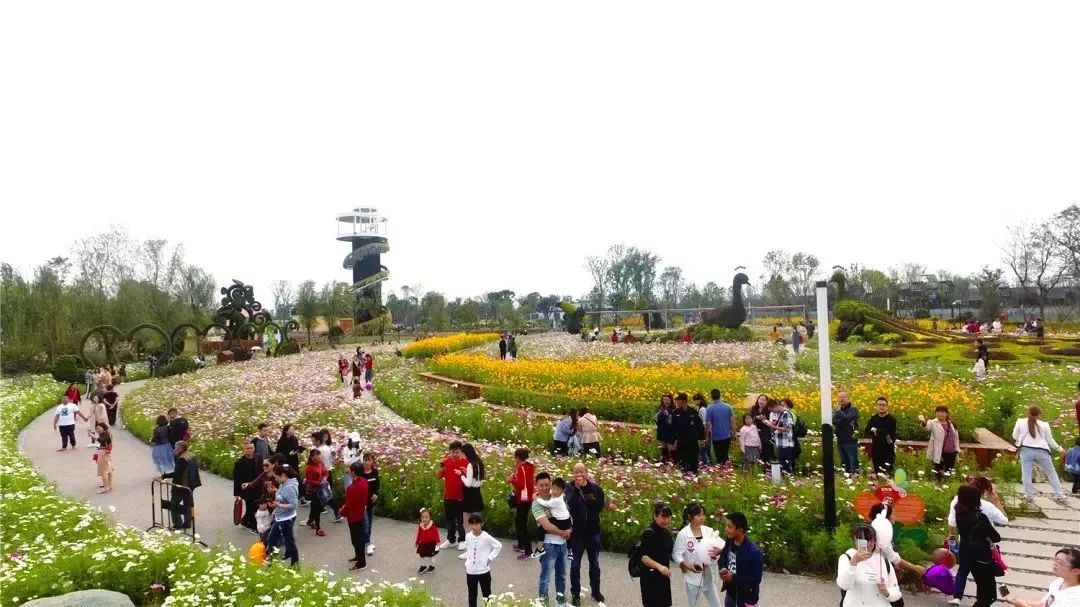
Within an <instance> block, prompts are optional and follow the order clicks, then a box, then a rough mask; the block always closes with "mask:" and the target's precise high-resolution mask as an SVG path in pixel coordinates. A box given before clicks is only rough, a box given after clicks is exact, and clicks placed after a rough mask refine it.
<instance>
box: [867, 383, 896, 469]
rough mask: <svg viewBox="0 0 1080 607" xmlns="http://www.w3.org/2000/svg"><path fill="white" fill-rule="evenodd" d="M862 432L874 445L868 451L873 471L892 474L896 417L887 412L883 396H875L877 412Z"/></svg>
mask: <svg viewBox="0 0 1080 607" xmlns="http://www.w3.org/2000/svg"><path fill="white" fill-rule="evenodd" d="M863 434H865V435H866V436H869V437H870V440H871V441H872V444H873V447H874V448H873V450H872V451H871V452H870V457H871V459H872V460H873V461H874V472H877V473H879V474H886V475H888V476H892V473H893V465H894V464H895V463H896V418H895V417H893V416H892V414H891V413H889V400H888V399H887V398H885V397H884V396H879V397H878V398H877V414H876V415H874V416H872V417H871V418H870V420H869V421H867V422H866V430H865V431H864V432H863Z"/></svg>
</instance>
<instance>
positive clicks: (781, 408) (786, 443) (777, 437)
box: [767, 399, 795, 474]
mask: <svg viewBox="0 0 1080 607" xmlns="http://www.w3.org/2000/svg"><path fill="white" fill-rule="evenodd" d="M767 424H768V426H769V428H771V429H772V431H773V444H774V445H776V456H777V459H779V460H780V469H781V470H783V471H784V472H786V473H788V474H791V473H793V472H794V471H795V432H794V425H795V423H794V422H793V421H792V419H791V411H789V410H788V408H787V399H784V400H781V401H779V402H777V401H773V412H772V414H771V415H770V416H769V421H768V422H767Z"/></svg>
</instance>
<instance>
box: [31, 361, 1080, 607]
mask: <svg viewBox="0 0 1080 607" xmlns="http://www.w3.org/2000/svg"><path fill="white" fill-rule="evenodd" d="M142 383H143V382H132V383H128V384H122V385H120V386H118V387H117V388H118V389H117V391H118V392H119V393H120V395H121V398H122V399H123V397H124V396H125V395H126V394H127V393H129V392H130V391H132V390H133V389H136V388H137V387H138V386H139V385H140V384H142ZM366 398H369V399H371V400H372V401H373V403H374V402H377V401H375V399H374V397H372V396H370V395H367V396H366ZM166 408H168V404H167V403H162V410H163V411H164V410H165V409H166ZM380 409H381V410H382V412H383V413H384V414H385V415H387V416H394V417H396V414H394V413H393V412H391V411H390V410H388V409H386V408H385V407H381V405H380ZM120 411H121V417H122V414H123V400H121V405H120ZM52 418H53V412H52V411H51V410H50V411H49V412H47V413H45V414H43V415H41V416H40V417H38V418H37V419H36V420H34V421H33V422H32V423H31V424H30V425H28V426H27V427H26V428H25V429H24V430H23V431H22V433H21V434H20V435H19V447H20V449H21V450H22V451H23V452H24V453H25V454H26V455H27V457H28V458H29V459H30V460H31V461H32V462H33V463H34V465H35V466H36V467H37V468H38V469H39V470H40V471H41V473H42V474H43V476H45V477H46V478H48V479H49V480H50V481H52V482H53V483H55V484H56V486H57V488H58V489H59V491H60V492H61V493H63V494H64V495H67V496H70V497H74V498H79V499H83V500H85V501H86V502H87V503H89V504H90V505H92V506H95V507H98V508H100V509H101V510H103V511H105V513H106V514H107V515H109V516H110V517H111V518H112V519H113V520H114V521H116V522H117V523H120V524H125V525H129V526H133V527H137V528H141V529H145V528H147V527H149V526H150V514H151V513H150V510H151V508H152V507H153V506H152V504H151V500H150V481H151V479H152V478H153V477H154V475H155V471H154V467H153V463H152V461H151V458H150V447H149V446H148V445H147V444H146V443H144V442H143V441H141V440H140V439H138V438H136V437H135V436H134V435H132V434H131V433H129V432H127V431H126V430H122V429H119V428H118V429H116V430H115V431H114V433H113V440H114V451H113V463H114V466H115V469H116V472H115V475H116V476H115V480H114V489H113V491H112V492H110V493H106V494H97V493H96V491H97V477H96V476H95V475H94V464H93V463H92V462H91V461H90V456H91V453H92V452H93V450H92V449H90V448H89V440H88V439H87V438H86V429H87V428H88V426H89V424H87V423H85V422H81V421H80V422H79V424H78V428H77V431H76V432H77V437H78V440H79V447H78V449H76V450H74V451H71V450H69V451H66V452H62V453H58V452H56V448H57V447H58V446H59V434H58V433H57V432H56V431H55V430H53V428H52ZM399 419H400V418H399ZM202 478H203V486H202V487H200V488H199V489H198V490H196V493H195V504H196V529H197V531H198V533H199V536H200V538H201V539H202V541H204V542H206V543H207V544H210V545H218V546H228V545H232V546H235V547H237V548H239V549H242V550H246V548H247V547H248V546H250V545H251V544H252V543H253V542H254V541H255V536H254V535H252V534H251V533H249V532H248V531H246V530H244V529H243V528H242V527H236V526H234V525H233V524H232V508H231V506H232V501H233V498H232V481H230V480H228V479H225V478H222V477H220V476H217V475H214V474H211V473H209V472H205V471H204V472H203V473H202ZM500 489H501V488H500ZM1039 500H1040V503H1039V505H1040V506H1045V505H1046V504H1044V503H1043V502H1042V501H1041V498H1039ZM1046 502H1047V503H1048V504H1053V502H1049V500H1047V501H1046ZM1054 506H1056V509H1055V511H1048V512H1052V513H1053V516H1054V517H1055V518H1052V519H1048V520H1034V519H1032V520H1029V521H1027V523H1026V524H1028V525H1032V526H1037V525H1041V526H1039V527H1038V529H1045V528H1046V526H1045V523H1051V524H1053V523H1054V521H1058V522H1061V523H1063V524H1066V525H1068V524H1070V523H1071V524H1073V525H1074V526H1075V525H1080V523H1076V522H1075V521H1076V520H1077V519H1078V518H1080V503H1070V504H1068V505H1067V506H1060V505H1057V504H1054ZM300 515H301V516H305V515H306V509H305V508H303V507H302V508H301V512H300ZM329 518H330V517H329V516H328V515H324V517H323V520H324V529H325V530H326V532H327V535H326V537H316V536H315V535H313V534H312V533H311V532H310V531H309V530H308V529H307V528H306V527H302V526H299V527H298V529H297V544H298V546H299V550H300V555H301V562H302V563H303V564H306V565H310V566H315V567H318V568H322V569H325V570H327V571H330V572H332V573H334V574H336V575H339V576H354V575H358V576H359V577H361V578H364V579H368V580H371V581H373V582H379V581H387V582H391V583H402V582H410V580H412V582H411V583H413V584H416V583H423V584H424V586H425V587H426V588H427V590H428V591H429V592H430V593H431V594H432V595H433V596H435V597H438V598H440V599H442V601H443V602H444V604H446V605H454V606H456V605H463V604H466V591H465V590H466V589H465V580H464V578H465V576H464V572H463V569H464V567H463V564H462V561H460V560H458V559H457V558H456V556H457V554H458V553H457V551H456V550H453V549H451V550H447V551H444V552H443V553H442V554H441V555H440V556H438V557H436V570H435V572H434V573H432V574H430V575H427V576H424V577H422V578H419V580H417V579H416V569H417V567H418V566H419V561H418V559H417V557H416V555H415V551H414V549H413V542H414V539H415V535H416V525H415V524H414V523H409V522H403V521H398V520H394V519H387V518H379V520H377V521H376V522H375V526H374V536H375V537H374V539H375V544H376V545H377V551H376V553H375V555H374V556H372V557H369V559H368V568H367V570H365V571H363V572H360V573H358V574H357V573H355V572H349V571H348V563H347V562H346V559H347V558H348V557H349V556H350V555H351V554H352V552H351V550H352V549H351V546H350V544H349V540H348V528H347V526H346V524H345V523H341V524H334V523H332V522H329V520H328V519H329ZM1018 523H1019V521H1018ZM1051 528H1053V527H1051ZM1002 535H1005V532H1003V533H1002ZM1035 535H1038V536H1040V537H1041V536H1045V535H1047V532H1046V531H1038V532H1037V531H1034V529H1033V528H1029V527H1018V528H1017V530H1016V533H1015V534H1014V536H1015V537H1016V539H1015V540H1010V542H1009V543H1008V544H1007V545H1003V550H1004V551H1005V552H1006V553H1007V556H1006V559H1010V562H1012V561H1015V560H1019V559H1020V558H1021V557H1019V556H1011V555H1012V554H1032V555H1034V557H1033V558H1030V559H1027V560H1031V561H1032V563H1030V565H1031V566H1032V567H1036V566H1042V563H1041V562H1037V561H1041V560H1042V559H1045V558H1046V556H1047V555H1046V554H1043V552H1045V551H1046V549H1047V548H1046V546H1049V545H1050V544H1049V543H1047V544H1045V545H1044V544H1036V543H1032V541H1033V538H1034V536H1035ZM1049 535H1051V536H1055V537H1057V536H1063V535H1068V534H1066V533H1063V532H1061V531H1059V532H1058V533H1050V534H1049ZM1047 539H1049V537H1048V538H1047ZM1062 539H1064V538H1062ZM1075 539H1076V538H1075V537H1073V538H1072V539H1071V540H1070V542H1071V543H1076V542H1075ZM501 540H502V543H503V552H502V554H500V555H499V558H498V560H497V561H496V563H495V565H494V567H493V571H492V577H493V581H494V584H493V588H492V589H493V591H494V592H495V593H497V594H498V593H501V592H513V593H514V594H516V595H518V596H523V597H527V598H532V597H534V596H535V595H536V585H537V579H538V576H539V564H538V562H537V561H534V560H527V561H517V560H516V559H515V558H514V557H515V556H516V553H514V552H512V551H511V549H510V545H511V541H510V540H507V539H504V538H501ZM1059 543H1068V542H1064V541H1060V542H1059ZM1014 544H1015V546H1014ZM1006 546H1007V547H1006ZM1050 554H1052V551H1051V552H1050ZM1040 557H1042V558H1040ZM1027 560H1025V561H1024V563H1027ZM1016 566H1017V567H1021V566H1022V565H1021V563H1017V564H1016ZM587 568H588V564H587V563H583V564H582V569H583V571H582V578H583V580H582V581H583V585H584V586H585V588H584V589H583V592H582V604H583V605H592V604H594V603H593V601H592V599H591V598H589V596H588V576H587V571H585V570H586V569H587ZM601 569H602V570H603V572H604V573H603V578H602V579H603V591H604V594H605V595H606V598H607V602H606V604H607V605H610V606H618V607H631V606H633V605H638V604H640V599H639V594H638V585H637V582H636V581H635V580H632V579H631V578H629V576H628V575H627V573H626V556H625V555H624V554H621V553H612V552H604V553H602V554H601ZM1042 570H1043V571H1045V568H1044V569H1042ZM1040 577H1045V576H1040ZM567 586H568V590H569V580H567ZM672 587H673V589H672V595H673V598H674V604H675V605H676V606H684V605H686V596H685V593H684V592H683V590H682V583H681V579H680V576H679V575H678V574H675V575H674V576H673V584H672ZM971 590H972V591H973V590H974V587H973V586H972V587H971ZM551 592H552V594H553V593H554V591H553V590H552V591H551ZM1030 594H1032V593H1025V594H1021V596H1026V595H1030ZM279 598H280V599H282V600H284V599H286V598H288V597H279ZM838 601H839V591H838V589H837V588H836V585H835V584H834V583H833V582H832V581H829V580H821V579H815V578H810V577H803V576H797V575H785V574H778V573H766V575H765V580H764V583H763V592H762V600H761V603H762V604H763V605H807V606H816V605H822V606H832V605H835V604H837V603H838ZM905 601H906V604H907V605H909V606H910V607H930V606H938V605H941V604H942V602H943V600H942V598H941V596H940V595H938V596H934V595H928V594H923V595H909V596H906V597H905Z"/></svg>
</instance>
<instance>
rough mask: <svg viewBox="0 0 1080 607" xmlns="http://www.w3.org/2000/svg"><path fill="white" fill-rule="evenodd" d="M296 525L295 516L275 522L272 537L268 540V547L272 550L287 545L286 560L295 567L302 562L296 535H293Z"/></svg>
mask: <svg viewBox="0 0 1080 607" xmlns="http://www.w3.org/2000/svg"><path fill="white" fill-rule="evenodd" d="M295 524H296V517H295V516H294V517H293V518H291V519H288V520H284V521H274V522H273V524H271V525H270V536H269V537H267V538H266V545H267V546H269V547H270V549H271V550H273V549H274V548H276V547H277V545H278V544H285V558H287V559H289V562H290V563H291V564H293V565H295V564H296V563H297V562H299V561H300V551H299V550H297V549H296V535H295V534H294V533H293V526H294V525H295Z"/></svg>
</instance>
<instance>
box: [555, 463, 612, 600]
mask: <svg viewBox="0 0 1080 607" xmlns="http://www.w3.org/2000/svg"><path fill="white" fill-rule="evenodd" d="M565 496H566V497H565V499H566V504H567V508H569V510H570V513H571V515H572V517H573V527H572V533H571V534H570V551H571V554H572V555H573V558H572V560H571V561H570V603H571V604H572V605H574V607H577V606H578V605H580V604H581V560H582V559H581V557H582V556H586V555H587V556H588V559H589V589H590V594H591V595H592V598H593V600H594V601H596V602H597V603H603V602H604V593H603V592H601V591H600V515H601V514H602V513H603V512H604V510H605V509H606V508H607V499H606V498H605V496H604V490H603V488H601V487H600V485H598V484H596V483H595V482H593V481H591V480H589V469H588V468H586V467H585V464H583V463H581V462H578V463H576V464H574V482H573V483H572V484H571V485H570V487H569V488H567V491H566V494H565Z"/></svg>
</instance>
